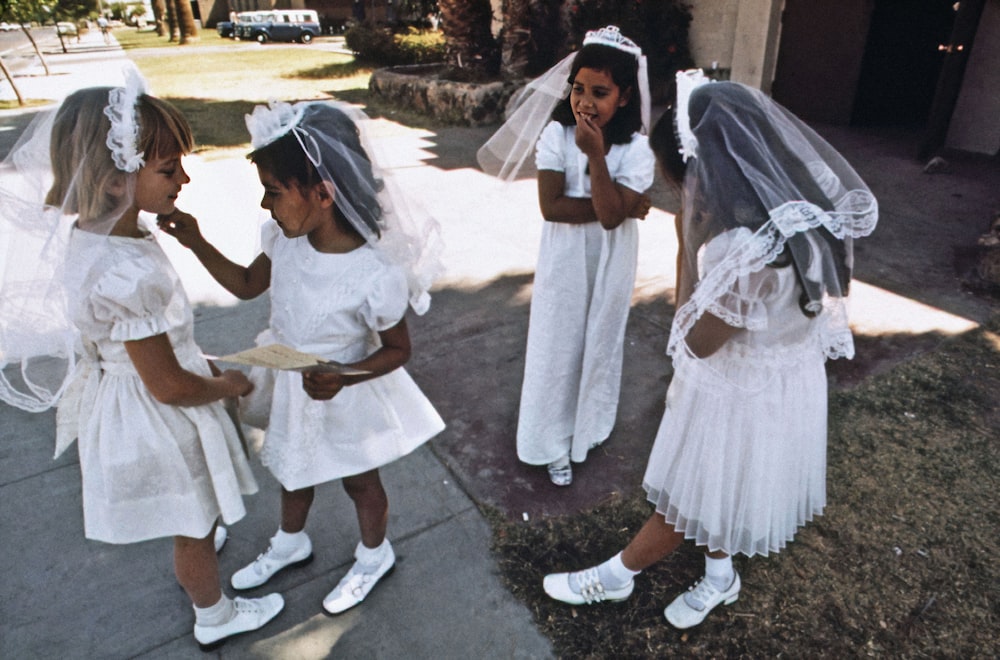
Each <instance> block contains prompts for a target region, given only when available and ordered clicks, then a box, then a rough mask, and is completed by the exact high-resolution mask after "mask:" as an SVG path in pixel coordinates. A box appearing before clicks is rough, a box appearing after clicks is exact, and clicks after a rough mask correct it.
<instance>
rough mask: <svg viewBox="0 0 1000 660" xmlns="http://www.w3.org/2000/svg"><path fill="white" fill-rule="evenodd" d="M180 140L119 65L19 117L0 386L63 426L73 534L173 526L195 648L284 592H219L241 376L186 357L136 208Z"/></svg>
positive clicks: (174, 176)
mask: <svg viewBox="0 0 1000 660" xmlns="http://www.w3.org/2000/svg"><path fill="white" fill-rule="evenodd" d="M192 147H193V138H192V135H191V129H190V127H189V125H188V123H187V121H186V120H185V119H184V117H183V116H182V115H181V114H180V113H179V112H178V111H177V110H176V109H175V108H174V107H173V106H171V105H169V104H168V103H166V102H164V101H161V100H159V99H157V98H155V97H153V96H150V95H148V94H146V93H145V92H144V83H143V81H142V80H141V78H140V77H139V75H138V73H137V72H134V71H133V72H131V75H129V76H128V77H127V82H126V85H125V86H124V87H92V88H87V89H81V90H78V91H76V92H73V93H71V94H70V95H69V96H67V97H66V99H65V100H64V101H63V102H62V104H61V105H60V106H59V108H58V109H57V110H55V111H53V112H50V113H46V114H43V115H41V116H40V117H39V118H37V119H36V120H35V121H34V122H33V123H32V125H31V126H29V128H28V130H27V131H26V133H25V136H24V137H23V138H22V140H21V141H20V142H19V143H18V144H17V145H16V146H15V148H14V150H13V151H12V152H11V155H10V157H9V158H8V159H7V161H5V163H4V164H3V166H2V168H0V196H2V197H3V200H4V204H3V205H2V209H3V210H2V211H0V214H2V218H0V220H2V230H3V234H4V238H5V239H6V240H7V241H8V242H7V243H6V244H5V246H4V247H5V251H6V255H5V256H6V257H7V259H6V261H5V269H4V271H3V277H2V279H0V309H2V312H3V313H2V322H0V354H2V356H3V366H4V367H5V369H4V372H3V373H4V376H3V379H2V382H0V398H2V399H3V400H4V401H6V402H7V403H10V404H12V405H15V406H19V407H21V408H24V409H26V410H31V411H35V412H39V411H42V410H45V409H46V408H49V407H51V406H53V405H56V404H58V414H57V452H56V455H57V456H58V455H59V454H60V453H61V452H62V451H63V450H65V449H66V447H67V446H68V445H69V444H70V443H71V442H72V441H73V440H74V439H77V438H78V449H79V455H80V473H81V478H82V485H83V487H82V489H83V498H82V499H83V514H84V531H85V534H86V536H87V538H89V539H94V540H98V541H104V542H107V543H138V542H140V541H145V540H148V539H154V538H159V537H165V536H166V537H173V541H174V569H175V573H176V576H177V580H178V582H180V584H181V586H182V587H183V588H184V590H185V591H186V592H187V594H188V596H189V597H190V599H191V601H192V603H193V605H194V610H195V624H194V637H195V639H196V641H197V642H198V643H199V644H200V645H202V647H203V648H209V647H211V646H214V645H217V644H219V643H221V642H222V641H223V640H225V639H226V638H227V637H230V636H232V635H235V634H238V633H241V632H247V631H250V630H256V629H258V628H260V627H261V626H263V625H264V624H265V623H267V622H268V621H269V620H270V619H272V618H273V617H274V616H276V615H277V614H278V613H279V612H280V611H281V609H282V607H283V606H284V601H283V599H282V598H281V596H280V595H278V594H271V595H268V596H265V597H263V598H256V599H241V598H237V599H235V600H230V599H229V598H228V597H227V596H226V595H225V594H224V593H223V592H222V589H221V585H220V580H219V566H218V560H217V558H216V552H217V549H218V545H217V540H218V539H219V537H218V536H217V533H218V530H219V528H218V527H217V522H218V520H219V519H220V518H221V519H222V520H223V521H224V522H226V523H233V522H236V521H237V520H239V519H241V518H242V517H243V516H244V514H245V513H246V511H245V508H244V505H243V497H242V496H243V495H244V494H250V493H254V492H256V490H257V484H256V482H255V480H254V478H253V474H252V472H251V470H250V466H249V463H248V462H247V458H246V456H245V455H244V450H243V447H242V445H241V442H240V436H239V433H238V430H237V429H236V427H235V426H234V424H233V422H232V419H231V418H230V417H229V414H228V413H227V411H226V409H225V407H224V405H223V403H222V399H226V398H233V397H238V396H242V395H245V394H247V393H248V392H249V391H250V390H251V389H252V385H251V384H250V381H249V380H248V379H247V377H246V376H244V375H243V374H242V373H241V372H239V371H235V370H232V371H225V372H220V371H219V370H218V369H216V368H215V367H214V366H213V365H211V364H210V363H208V362H207V361H206V360H205V359H204V358H203V357H202V356H201V351H200V349H199V348H198V346H197V345H196V344H195V342H194V319H193V314H192V310H191V306H190V304H189V302H188V299H187V296H186V295H185V293H184V290H183V288H182V286H181V283H180V280H179V278H178V276H177V273H176V272H175V271H174V269H173V267H172V266H171V264H170V262H169V261H168V260H167V257H166V255H165V254H164V253H163V251H162V249H161V248H160V246H159V244H158V243H157V241H156V239H155V238H154V235H153V233H152V231H151V229H152V227H151V225H150V223H149V222H148V221H147V217H146V215H145V214H159V213H170V212H172V211H173V210H174V203H175V200H176V198H177V194H178V193H179V192H180V190H181V188H182V187H183V186H184V185H185V184H186V183H187V182H188V181H189V178H188V176H187V173H186V172H185V170H184V167H183V164H182V162H181V157H182V156H183V155H184V154H186V153H188V152H190V151H191V149H192ZM16 367H20V370H19V371H17V373H14V371H15V368H16Z"/></svg>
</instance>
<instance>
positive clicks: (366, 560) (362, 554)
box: [354, 538, 389, 573]
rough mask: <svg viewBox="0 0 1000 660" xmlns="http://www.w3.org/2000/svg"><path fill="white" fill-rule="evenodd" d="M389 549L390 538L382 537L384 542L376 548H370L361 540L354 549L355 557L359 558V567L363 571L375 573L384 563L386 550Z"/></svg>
mask: <svg viewBox="0 0 1000 660" xmlns="http://www.w3.org/2000/svg"><path fill="white" fill-rule="evenodd" d="M388 551H389V539H387V538H386V539H382V542H381V543H380V544H379V545H378V547H375V548H369V547H368V546H366V545H365V544H364V543H361V542H359V543H358V547H357V548H355V549H354V558H355V559H357V560H358V564H359V566H358V568H359V569H361V572H362V573H374V572H375V571H376V570H378V567H379V566H381V565H382V560H383V559H385V554H386V552H388Z"/></svg>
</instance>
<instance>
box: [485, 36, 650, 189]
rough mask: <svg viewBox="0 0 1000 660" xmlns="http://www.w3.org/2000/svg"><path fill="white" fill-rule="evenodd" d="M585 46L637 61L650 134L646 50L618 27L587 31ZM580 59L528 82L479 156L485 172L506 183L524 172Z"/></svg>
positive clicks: (641, 103)
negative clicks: (605, 48) (611, 50)
mask: <svg viewBox="0 0 1000 660" xmlns="http://www.w3.org/2000/svg"><path fill="white" fill-rule="evenodd" d="M583 45H584V46H590V45H600V46H608V47H610V48H615V49H617V50H621V51H624V52H626V53H629V54H630V55H632V56H633V57H635V58H636V61H637V63H638V71H637V78H638V83H639V89H638V93H639V109H640V114H641V117H642V132H643V133H649V121H650V97H649V67H648V65H647V63H646V56H645V55H643V54H642V49H641V48H639V46H638V45H637V44H636V43H635V42H634V41H632V40H631V39H629V38H628V37H626V36H625V35H623V34H622V33H621V30H619V29H618V27H617V26H615V25H608V26H606V27H602V28H600V29H599V30H591V31H589V32H587V34H586V35H585V36H584V38H583ZM576 56H577V52H572V53H570V54H569V55H567V56H566V57H564V58H563V59H562V60H561V61H560V62H559V63H558V64H556V65H555V66H553V67H552V68H551V69H549V70H548V71H546V72H545V73H543V74H542V75H540V76H539V77H538V78H535V79H534V80H532V81H531V82H530V83H528V85H527V86H526V87H525V88H524V89H522V90H521V91H520V92H519V93H518V94H517V95H516V96H515V97H514V98H513V99H512V100H511V102H510V104H509V105H508V107H507V120H506V121H505V122H504V123H503V125H502V126H501V127H500V128H499V129H497V132H496V133H494V134H493V136H492V137H490V139H489V140H487V141H486V143H485V144H484V145H483V146H482V147H480V148H479V151H478V152H477V153H476V160H477V161H478V162H479V166H480V167H481V168H482V169H483V171H484V172H486V173H487V174H490V175H492V176H495V177H497V178H499V179H502V180H504V181H511V180H513V179H514V178H515V177H516V176H517V174H518V173H519V172H520V171H521V169H522V168H523V166H524V164H525V163H526V162H527V161H528V156H530V155H531V153H532V152H533V151H534V148H535V143H536V142H537V141H538V136H539V135H541V134H542V130H544V129H545V127H546V126H547V125H548V123H549V121H551V120H552V111H553V110H555V107H556V105H558V104H559V102H560V101H562V100H563V99H565V98H566V96H567V95H569V92H570V89H571V86H570V82H569V75H570V72H571V71H572V70H573V60H574V59H575V58H576Z"/></svg>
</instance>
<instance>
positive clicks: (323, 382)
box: [302, 318, 410, 400]
mask: <svg viewBox="0 0 1000 660" xmlns="http://www.w3.org/2000/svg"><path fill="white" fill-rule="evenodd" d="M378 336H379V339H381V340H382V347H381V348H379V349H378V350H377V351H375V352H374V353H372V354H371V355H369V356H368V357H366V358H365V359H363V360H360V361H358V362H355V363H354V364H352V365H350V366H352V367H354V368H355V369H363V370H365V371H367V372H368V373H366V374H360V375H357V376H342V375H340V374H332V373H329V372H323V371H307V372H305V373H303V374H302V389H304V390H305V391H306V394H308V395H309V397H310V398H313V399H319V400H327V399H332V398H333V397H334V396H336V395H337V392H339V391H340V390H341V389H343V388H344V387H346V386H348V385H354V384H355V383H360V382H362V381H365V380H369V379H372V378H378V377H379V376H383V375H385V374H387V373H389V372H390V371H392V370H393V369H398V368H399V367H401V366H403V365H404V364H406V363H407V362H408V361H409V359H410V331H409V330H407V328H406V319H405V318H404V319H403V320H401V321H400V322H399V323H397V324H396V325H394V326H392V327H391V328H389V329H388V330H383V331H382V332H380V333H378Z"/></svg>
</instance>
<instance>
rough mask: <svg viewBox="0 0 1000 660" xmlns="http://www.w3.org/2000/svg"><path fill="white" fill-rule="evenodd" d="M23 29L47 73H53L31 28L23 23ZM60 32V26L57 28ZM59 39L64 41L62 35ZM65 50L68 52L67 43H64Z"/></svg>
mask: <svg viewBox="0 0 1000 660" xmlns="http://www.w3.org/2000/svg"><path fill="white" fill-rule="evenodd" d="M21 31H22V32H24V36H26V37H28V41H30V42H31V47H32V48H34V49H35V55H37V56H38V61H39V62H41V63H42V68H43V69H45V75H47V76H48V75H51V73H50V72H49V63H48V62H46V61H45V56H44V55H42V49H41V48H39V47H38V42H37V41H35V38H34V37H33V36H32V35H31V29H30V28H29V27H27V26H26V25H25V24H24V23H21ZM56 31H57V32H58V28H57V29H56ZM59 41H60V42H62V35H60V36H59ZM63 52H66V44H63Z"/></svg>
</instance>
